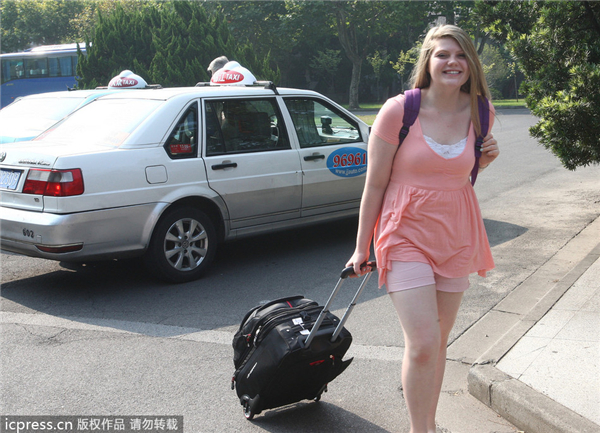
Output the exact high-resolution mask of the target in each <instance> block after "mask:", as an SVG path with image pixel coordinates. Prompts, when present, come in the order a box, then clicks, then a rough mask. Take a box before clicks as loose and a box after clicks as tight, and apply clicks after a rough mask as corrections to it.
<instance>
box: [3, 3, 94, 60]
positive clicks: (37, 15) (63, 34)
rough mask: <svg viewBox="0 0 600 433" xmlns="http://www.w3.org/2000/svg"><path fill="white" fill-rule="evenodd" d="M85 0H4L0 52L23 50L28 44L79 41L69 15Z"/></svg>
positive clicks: (83, 4)
mask: <svg viewBox="0 0 600 433" xmlns="http://www.w3.org/2000/svg"><path fill="white" fill-rule="evenodd" d="M85 6H86V2H84V1H67V0H3V1H1V2H0V15H1V16H2V29H1V35H0V36H1V40H2V52H3V53H11V52H15V51H22V50H24V49H26V48H29V47H30V46H31V45H51V44H61V43H73V42H78V41H81V39H78V38H79V37H80V35H79V34H78V32H77V28H76V26H74V24H73V23H72V18H73V17H74V16H77V15H78V14H79V13H81V11H83V10H84V8H85Z"/></svg>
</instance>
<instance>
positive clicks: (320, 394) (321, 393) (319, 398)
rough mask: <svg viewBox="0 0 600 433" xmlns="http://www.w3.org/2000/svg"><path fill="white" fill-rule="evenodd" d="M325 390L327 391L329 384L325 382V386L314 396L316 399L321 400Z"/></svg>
mask: <svg viewBox="0 0 600 433" xmlns="http://www.w3.org/2000/svg"><path fill="white" fill-rule="evenodd" d="M324 392H327V384H325V386H324V387H323V388H321V390H320V391H319V393H318V394H317V396H316V397H315V398H314V400H315V401H321V396H322V395H323V393H324Z"/></svg>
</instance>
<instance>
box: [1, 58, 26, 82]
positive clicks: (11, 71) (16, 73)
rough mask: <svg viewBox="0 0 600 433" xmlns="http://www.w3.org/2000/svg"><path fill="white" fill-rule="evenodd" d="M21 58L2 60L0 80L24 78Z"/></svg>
mask: <svg viewBox="0 0 600 433" xmlns="http://www.w3.org/2000/svg"><path fill="white" fill-rule="evenodd" d="M24 72H25V69H23V59H11V60H3V61H2V82H3V83H5V82H6V81H10V80H18V79H19V78H25V73H24Z"/></svg>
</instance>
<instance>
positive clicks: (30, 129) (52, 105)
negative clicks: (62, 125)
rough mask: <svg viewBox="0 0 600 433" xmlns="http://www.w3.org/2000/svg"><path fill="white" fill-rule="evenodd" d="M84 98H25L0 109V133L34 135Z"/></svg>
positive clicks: (21, 135)
mask: <svg viewBox="0 0 600 433" xmlns="http://www.w3.org/2000/svg"><path fill="white" fill-rule="evenodd" d="M83 100H84V98H27V99H22V100H20V101H15V102H13V103H12V104H10V105H9V106H7V107H5V108H4V109H2V110H0V124H1V125H2V127H1V129H0V133H1V135H3V136H10V137H35V136H36V135H38V134H40V133H42V132H44V131H45V130H46V129H48V128H49V127H51V126H52V125H53V124H55V123H56V122H58V121H59V120H60V119H62V118H63V117H65V116H66V115H67V114H69V113H70V112H71V111H73V110H74V109H75V108H77V106H78V105H79V104H81V103H82V102H83Z"/></svg>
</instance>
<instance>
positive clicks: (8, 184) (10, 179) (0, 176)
mask: <svg viewBox="0 0 600 433" xmlns="http://www.w3.org/2000/svg"><path fill="white" fill-rule="evenodd" d="M21 173H23V171H22V170H10V169H7V168H1V169H0V188H2V189H10V190H13V191H14V190H15V189H17V185H18V183H19V179H20V178H21Z"/></svg>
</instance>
